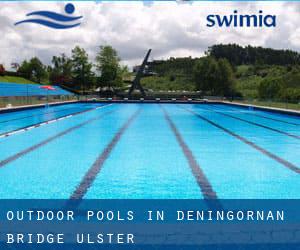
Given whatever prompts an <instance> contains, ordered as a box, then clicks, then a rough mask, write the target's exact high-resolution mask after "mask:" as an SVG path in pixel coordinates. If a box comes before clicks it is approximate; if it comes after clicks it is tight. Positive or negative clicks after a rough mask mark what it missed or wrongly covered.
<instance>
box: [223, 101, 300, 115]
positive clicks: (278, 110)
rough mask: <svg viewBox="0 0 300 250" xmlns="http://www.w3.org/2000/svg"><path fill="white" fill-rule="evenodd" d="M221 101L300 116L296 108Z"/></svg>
mask: <svg viewBox="0 0 300 250" xmlns="http://www.w3.org/2000/svg"><path fill="white" fill-rule="evenodd" d="M220 103H224V104H229V105H234V106H239V107H245V108H249V107H252V108H255V109H258V110H263V111H272V112H276V113H282V114H288V115H296V116H300V111H298V110H294V109H283V108H275V107H268V106H259V105H252V104H245V103H239V102H228V101H222V102H220Z"/></svg>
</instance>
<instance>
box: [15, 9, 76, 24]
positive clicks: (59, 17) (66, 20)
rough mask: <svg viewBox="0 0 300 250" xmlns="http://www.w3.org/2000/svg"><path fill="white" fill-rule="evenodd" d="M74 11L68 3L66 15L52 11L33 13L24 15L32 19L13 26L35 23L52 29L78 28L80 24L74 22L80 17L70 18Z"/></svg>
mask: <svg viewBox="0 0 300 250" xmlns="http://www.w3.org/2000/svg"><path fill="white" fill-rule="evenodd" d="M74 11H75V6H74V5H73V4H71V3H68V4H67V5H66V6H65V13H66V14H59V13H56V12H52V11H35V12H31V13H28V14H27V15H26V16H28V17H33V18H31V19H26V20H23V21H20V22H17V23H15V25H19V24H24V23H36V24H39V25H43V26H46V27H49V28H53V29H70V28H74V27H77V26H79V25H80V22H75V21H78V20H79V19H81V18H82V16H71V15H72V14H73V13H74ZM40 17H42V18H40ZM43 18H46V19H43ZM74 22H75V23H74Z"/></svg>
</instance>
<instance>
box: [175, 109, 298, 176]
mask: <svg viewBox="0 0 300 250" xmlns="http://www.w3.org/2000/svg"><path fill="white" fill-rule="evenodd" d="M180 108H182V109H183V110H185V111H187V112H190V113H191V114H193V115H195V116H196V117H198V118H200V119H202V120H204V121H206V122H208V123H209V124H211V125H213V126H214V127H216V128H218V129H221V130H223V131H224V132H226V133H227V134H229V135H231V136H233V137H234V138H236V139H238V140H240V141H242V142H243V143H245V144H247V145H249V146H251V147H252V148H254V149H256V150H257V151H259V152H261V153H263V154H264V155H266V156H268V157H270V158H271V159H273V160H275V161H277V162H278V163H280V164H281V165H283V166H284V167H286V168H288V169H290V170H292V171H294V172H295V173H297V174H300V168H299V167H297V166H296V165H294V164H293V163H291V162H289V161H287V160H285V159H283V158H281V157H279V156H277V155H275V154H273V153H271V152H269V151H268V150H266V149H264V148H262V147H260V146H258V145H257V144H255V143H254V142H252V141H249V140H247V139H246V138H244V137H242V136H240V135H238V134H236V133H234V132H232V131H231V130H229V129H227V128H224V127H222V126H221V125H219V124H217V123H215V122H213V121H211V120H209V119H208V118H206V117H204V116H202V115H200V114H198V113H196V112H194V111H192V110H189V109H187V108H183V107H180Z"/></svg>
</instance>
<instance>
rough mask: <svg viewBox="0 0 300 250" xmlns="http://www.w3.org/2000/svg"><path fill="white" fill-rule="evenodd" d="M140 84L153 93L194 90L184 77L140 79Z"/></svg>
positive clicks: (188, 80)
mask: <svg viewBox="0 0 300 250" xmlns="http://www.w3.org/2000/svg"><path fill="white" fill-rule="evenodd" d="M141 84H142V86H143V87H144V88H146V89H151V90H153V91H168V90H170V91H172V90H186V91H194V90H195V86H194V83H193V82H192V81H191V79H188V78H187V77H185V76H174V77H171V76H148V77H144V78H142V80H141Z"/></svg>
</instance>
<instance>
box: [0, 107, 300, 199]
mask: <svg viewBox="0 0 300 250" xmlns="http://www.w3.org/2000/svg"><path fill="white" fill-rule="evenodd" d="M42 125H43V126H42ZM0 128H1V129H0V134H1V135H2V137H0V178H1V184H0V198H2V199H4V198H7V199H9V198H20V199H21V198H26V199H27V198H37V199H38V198H50V199H52V198H58V199H69V198H71V199H101V198H104V199H106V198H109V199H111V198H133V199H137V198H145V199H146V198H150V199H152V198H158V199H160V198H167V199H180V198H184V199H188V198H190V199H203V198H206V199H227V198H233V199H250V198H258V199H260V198H266V199H271V198H276V199H277V198H278V199H279V198H288V199H290V198H291V199H292V198H297V199H299V198H300V193H299V188H300V179H299V174H300V157H299V152H300V129H299V128H300V119H299V117H296V116H292V115H284V114H278V113H272V112H267V111H259V110H248V109H245V108H240V107H236V106H232V105H225V104H133V103H130V104H129V103H127V104H126V103H122V104H115V103H114V104H100V103H99V104H97V103H94V104H93V103H77V104H68V105H60V106H53V107H49V108H37V109H30V110H23V111H17V112H11V113H3V114H0ZM7 135H9V136H7Z"/></svg>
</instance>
